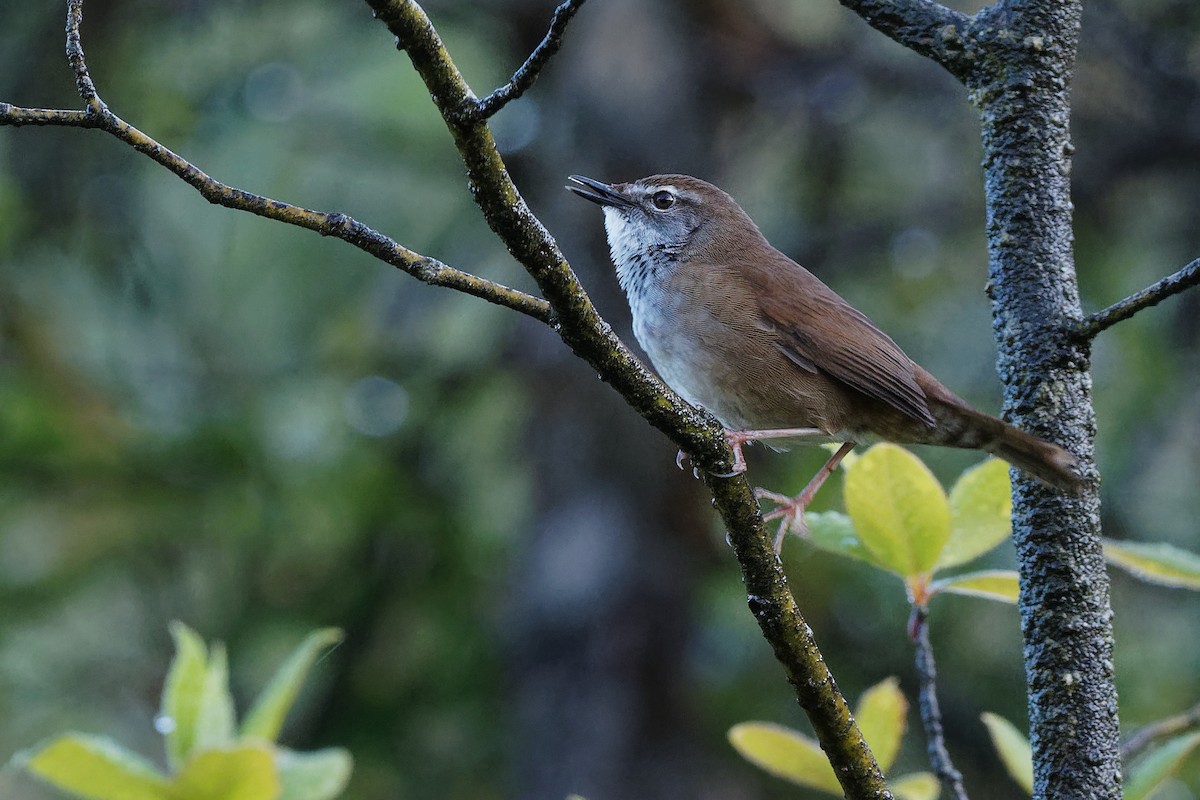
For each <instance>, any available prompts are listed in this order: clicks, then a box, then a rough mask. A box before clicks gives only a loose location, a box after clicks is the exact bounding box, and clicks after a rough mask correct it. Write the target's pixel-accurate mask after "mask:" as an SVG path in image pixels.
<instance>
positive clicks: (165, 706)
mask: <svg viewBox="0 0 1200 800" xmlns="http://www.w3.org/2000/svg"><path fill="white" fill-rule="evenodd" d="M171 638H173V639H174V640H175V657H174V658H172V659H171V666H170V668H169V669H168V670H167V679H166V682H165V683H164V684H163V693H162V706H161V710H160V715H161V723H162V724H165V725H166V726H167V728H166V740H167V741H166V744H167V758H168V759H169V760H170V762H171V765H172V766H173V767H176V768H178V767H179V766H181V765H182V764H183V762H185V761H186V760H187V758H188V756H189V755H191V752H192V747H193V746H194V745H195V742H196V722H197V720H198V719H199V718H200V703H201V697H202V695H203V694H204V684H205V677H206V674H207V670H208V653H207V649H206V648H205V646H204V640H203V639H201V638H200V636H199V635H198V634H197V633H196V632H195V631H193V630H192V629H191V628H189V627H188V626H187V625H184V624H183V623H182V622H172V623H171Z"/></svg>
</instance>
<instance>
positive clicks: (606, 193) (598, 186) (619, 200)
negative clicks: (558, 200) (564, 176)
mask: <svg viewBox="0 0 1200 800" xmlns="http://www.w3.org/2000/svg"><path fill="white" fill-rule="evenodd" d="M568 180H570V181H571V182H572V183H576V184H579V185H578V186H567V187H564V188H566V189H567V190H569V191H572V192H574V193H575V194H577V195H579V196H580V197H582V198H583V199H584V200H591V201H592V202H593V203H597V204H598V205H602V206H612V207H613V208H633V207H635V206H636V205H637V203H635V202H634V201H633V200H630V199H629V198H628V197H626V196H625V195H623V194H621V193H620V192H618V191H617V190H616V189H614V188H613V187H611V186H609V185H608V184H607V183H601V182H600V181H598V180H595V179H593V178H585V177H583V176H582V175H572V176H571V177H570V178H568Z"/></svg>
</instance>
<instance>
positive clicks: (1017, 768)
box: [979, 711, 1033, 795]
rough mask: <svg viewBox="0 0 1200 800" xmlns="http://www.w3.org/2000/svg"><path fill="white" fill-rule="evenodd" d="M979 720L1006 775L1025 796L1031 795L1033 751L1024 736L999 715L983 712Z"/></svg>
mask: <svg viewBox="0 0 1200 800" xmlns="http://www.w3.org/2000/svg"><path fill="white" fill-rule="evenodd" d="M979 718H980V719H982V720H983V724H984V725H986V726H987V729H988V735H989V736H991V737H992V746H993V747H995V748H996V752H997V753H999V754H1000V760H1001V761H1002V762H1004V768H1005V769H1006V770H1008V774H1009V775H1011V776H1012V779H1013V780H1014V781H1016V782H1017V785H1018V786H1020V787H1021V788H1022V789H1024V790H1025V794H1028V795H1032V794H1033V750H1032V749H1031V748H1030V747H1029V740H1028V739H1026V738H1025V734H1023V733H1021V732H1020V731H1019V730H1017V728H1016V726H1015V725H1013V724H1012V723H1011V722H1009V721H1008V720H1006V719H1005V718H1004V717H1002V716H1000V715H999V714H992V713H989V712H987V711H985V712H983V713H982V714H980V715H979Z"/></svg>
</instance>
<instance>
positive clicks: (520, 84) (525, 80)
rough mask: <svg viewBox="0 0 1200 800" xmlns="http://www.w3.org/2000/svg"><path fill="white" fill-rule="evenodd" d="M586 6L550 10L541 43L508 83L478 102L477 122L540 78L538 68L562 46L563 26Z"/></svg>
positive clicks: (576, 0)
mask: <svg viewBox="0 0 1200 800" xmlns="http://www.w3.org/2000/svg"><path fill="white" fill-rule="evenodd" d="M586 2H587V0H566V2H564V3H563V4H562V5H560V6H559V7H558V8H556V9H554V16H553V17H552V18H551V20H550V30H548V31H546V35H545V36H544V37H542V41H541V42H540V43H539V44H538V46H537V47H535V48H534V50H533V52H532V53H531V54H530V55H529V58H527V59H525V63H524V64H522V65H521V66H520V68H518V69H517V71H516V72H514V73H513V76H512V78H510V79H509V81H508V83H506V84H504V85H503V86H501V87H499V88H498V89H496V90H495V91H494V92H492V93H491V94H489V95H488V96H487V97H485V98H483V99H482V100H480V101H479V103H478V104H477V105H476V106H475V109H476V110H475V116H476V117H477V118H478V119H488V118H490V117H491V116H492V115H493V114H495V113H496V112H497V111H499V110H500V109H502V108H504V107H505V106H506V105H508V104H509V103H510V102H511V101H513V100H516V99H517V98H518V97H520V96H521V95H523V94H525V92H526V91H527V90H528V89H529V87H531V86H533V84H534V81H536V80H537V79H538V76H539V75H540V74H541V72H542V68H543V67H545V66H546V62H548V61H549V60H550V59H551V58H552V57H553V56H554V54H555V53H557V52H558V48H559V47H561V46H562V39H563V33H565V32H566V30H567V23H568V22H570V21H571V17H573V16H575V13H576V12H577V11H579V9H580V8H582V7H583V4H584V3H586Z"/></svg>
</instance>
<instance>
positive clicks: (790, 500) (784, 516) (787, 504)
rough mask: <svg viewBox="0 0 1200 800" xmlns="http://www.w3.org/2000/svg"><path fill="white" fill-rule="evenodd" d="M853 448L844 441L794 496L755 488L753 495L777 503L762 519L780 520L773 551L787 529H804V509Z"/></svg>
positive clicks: (778, 545) (781, 545)
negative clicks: (776, 506)
mask: <svg viewBox="0 0 1200 800" xmlns="http://www.w3.org/2000/svg"><path fill="white" fill-rule="evenodd" d="M853 449H854V442H845V443H843V444H842V446H841V447H839V448H838V451H837V452H836V453H834V454H833V455H832V456H830V457H829V460H828V461H826V462H825V465H824V466H822V467H821V469H819V470H817V474H816V475H814V476H813V477H812V480H810V481H809V482H808V485H807V486H805V487H804V489H803V490H802V491H801V492H800V494H798V495H796V496H795V497H788V496H787V495H782V494H777V493H776V492H769V491H767V490H766V489H755V490H754V496H755V497H757V498H758V499H760V500H770V501H771V502H772V503H776V504H778V508H776V509H775V510H774V511H772V512H770V513H769V514H765V515H764V516H763V519H764V520H766V521H768V522H769V521H771V520H773V519H778V520H780V523H779V532H778V533H776V534H775V552H776V553H778V552H779V551H780V550H782V549H783V539H784V537H785V536H787V534H788V531H790V530H793V529H795V530H796V532H797V533H800V531H802V530H804V509H806V508H807V507H808V504H809V503H811V502H812V499H813V497H815V496H816V494H817V491H818V490H819V489H820V488H821V486H822V485H824V483H825V481H826V480H828V478H829V476H830V475H832V474H833V471H834V470H835V469H837V466H838V464H840V463H842V459H843V458H845V457H846V456H847V455H848V454H849V453H850V451H851V450H853Z"/></svg>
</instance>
